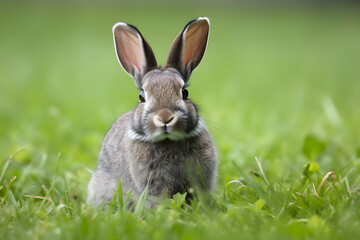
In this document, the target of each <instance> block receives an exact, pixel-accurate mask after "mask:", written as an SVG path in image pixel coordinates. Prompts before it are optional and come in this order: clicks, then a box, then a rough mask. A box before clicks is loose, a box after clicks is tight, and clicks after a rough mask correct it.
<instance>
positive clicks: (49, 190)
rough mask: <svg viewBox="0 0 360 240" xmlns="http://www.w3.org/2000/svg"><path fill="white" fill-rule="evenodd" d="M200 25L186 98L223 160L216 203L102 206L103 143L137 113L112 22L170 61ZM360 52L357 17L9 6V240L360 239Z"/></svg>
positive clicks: (0, 47) (3, 168) (4, 234)
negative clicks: (205, 34) (206, 30)
mask: <svg viewBox="0 0 360 240" xmlns="http://www.w3.org/2000/svg"><path fill="white" fill-rule="evenodd" d="M198 16H207V17H209V18H210V21H211V32H210V41H209V46H208V49H207V52H206V55H205V58H204V59H203V61H202V63H201V64H200V66H199V68H198V69H197V70H196V71H195V72H194V74H193V76H192V78H191V81H190V83H191V87H190V88H189V96H190V97H191V98H192V99H193V101H194V102H196V103H197V104H199V107H200V113H201V115H202V116H203V118H204V119H205V121H206V123H207V125H208V127H209V129H210V131H211V133H212V134H213V136H214V140H215V142H216V146H217V149H218V152H219V158H220V166H219V180H218V188H217V191H216V192H215V193H214V194H213V196H212V198H213V199H212V200H213V201H206V200H204V199H200V200H198V201H197V202H194V203H193V204H192V205H191V206H188V205H185V206H183V207H181V205H182V203H183V199H184V196H182V195H178V196H176V197H175V198H174V199H172V200H170V199H169V200H166V201H164V203H163V204H162V205H161V206H160V207H159V208H158V209H157V210H154V211H151V210H150V209H146V208H144V207H143V205H142V202H141V201H140V202H139V203H138V204H137V208H136V209H135V211H134V212H133V213H129V212H127V211H126V210H125V209H124V207H122V206H118V211H116V212H115V213H114V212H112V211H110V210H102V209H99V210H97V211H96V210H94V209H91V208H90V207H88V206H87V205H86V203H85V199H86V194H87V193H86V190H87V183H88V181H89V179H90V176H91V172H92V171H93V170H94V169H95V167H96V164H97V163H96V158H97V154H98V152H99V150H100V146H101V142H102V139H103V137H104V136H105V134H106V132H107V130H108V129H109V128H110V127H111V125H112V123H113V122H114V121H115V120H116V119H117V118H118V117H119V116H120V115H122V114H123V113H125V112H127V111H129V110H131V109H132V108H134V106H135V105H136V102H137V101H138V92H137V90H136V88H135V85H134V83H133V80H132V79H131V78H130V77H129V76H128V75H127V74H126V73H125V72H124V71H123V70H122V68H121V67H120V65H119V64H118V61H117V59H116V57H115V52H114V49H113V40H112V35H111V34H112V33H111V27H112V25H113V24H114V23H116V22H118V21H124V22H129V23H131V24H133V25H135V26H137V27H138V28H139V29H140V31H141V32H142V33H143V35H144V37H145V38H146V39H147V40H148V42H149V43H150V45H151V46H152V47H153V50H154V52H155V55H156V56H157V59H158V62H159V63H160V64H164V63H165V60H166V57H167V53H168V50H169V47H170V44H171V42H172V40H173V39H174V37H175V36H176V34H177V33H178V32H179V31H180V30H181V29H182V28H183V27H184V25H185V24H186V23H187V22H188V21H189V20H191V19H194V18H196V17H198ZM359 43H360V14H359V12H358V11H357V9H356V8H354V7H338V6H335V7H328V8H324V7H310V6H308V7H270V8H269V7H268V8H265V7H262V8H261V7H250V6H241V5H229V6H224V5H216V4H210V5H207V6H203V5H201V4H200V3H199V4H192V5H191V6H189V5H187V4H183V5H175V4H170V5H156V6H154V5H147V4H139V5H136V4H133V5H130V4H125V5H124V4H112V3H110V2H108V3H104V4H96V3H91V4H87V5H85V4H80V3H79V4H72V5H69V4H52V5H50V4H44V3H42V4H36V3H33V4H31V5H29V4H23V5H21V4H16V5H15V4H5V3H0V239H52V240H55V239H291V238H295V239H296V238H299V239H313V238H321V239H360V175H359V173H360V164H359V163H360V161H359V160H360V107H359V105H360V44H359ZM256 159H257V160H256Z"/></svg>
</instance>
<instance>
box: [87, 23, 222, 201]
mask: <svg viewBox="0 0 360 240" xmlns="http://www.w3.org/2000/svg"><path fill="white" fill-rule="evenodd" d="M202 20H203V19H198V20H195V21H194V22H196V21H202ZM206 21H208V20H207V19H206ZM190 25H191V24H190ZM120 26H121V27H122V26H124V24H120ZM188 26H189V24H188V25H187V27H188ZM121 30H122V31H124V29H121ZM125 31H126V29H125ZM132 31H133V30H132ZM183 32H184V30H183ZM139 35H140V36H141V34H139ZM184 38H185V37H184ZM206 39H207V38H206ZM115 41H116V39H115ZM117 44H118V45H120V46H121V44H122V43H121V42H118V43H117ZM182 44H185V43H182ZM203 44H204V43H203ZM205 44H206V43H205ZM140 47H141V46H140ZM148 47H149V46H148ZM173 47H174V46H173ZM139 50H142V49H136V51H134V52H142V51H139ZM147 52H148V53H149V52H151V53H152V51H149V50H148V51H147ZM148 53H146V52H145V51H143V54H144V55H146V54H148ZM117 54H118V55H119V54H121V52H117ZM128 55H130V54H128ZM148 57H149V56H145V58H148ZM119 59H120V57H119ZM121 60H122V62H121V64H126V65H127V66H132V65H136V64H138V63H137V62H135V63H133V62H126V61H131V59H129V60H128V59H126V56H125V57H122V58H121ZM131 64H132V65H131ZM145 67H146V66H145ZM143 75H144V77H143V78H142V79H141V84H142V85H141V86H140V87H141V89H143V91H144V92H145V93H146V102H144V103H139V104H138V106H137V107H136V108H135V109H134V111H131V112H128V113H126V114H124V115H123V116H121V117H120V118H119V119H118V120H117V121H116V122H115V123H114V124H113V126H112V128H111V129H110V131H109V132H108V133H107V135H106V137H105V139H104V141H103V144H102V148H101V151H100V154H99V157H98V162H99V163H98V167H97V169H96V171H95V172H94V174H93V176H92V178H91V180H90V183H89V186H88V200H87V202H88V204H90V205H93V206H97V205H99V204H100V203H102V202H110V201H111V200H112V198H113V195H114V193H115V191H116V189H117V187H118V181H119V179H121V182H122V185H123V188H122V189H123V192H124V193H129V192H130V191H132V194H133V195H134V197H137V196H139V195H140V194H141V193H142V192H143V191H144V189H145V188H146V187H147V186H148V194H149V196H151V197H161V196H163V195H164V194H167V195H168V197H172V196H173V195H174V194H176V193H178V192H180V193H185V192H188V191H189V189H190V188H193V189H203V190H205V189H206V188H207V189H209V190H211V191H212V190H214V188H215V186H216V172H217V164H218V160H217V154H216V150H215V147H214V143H213V140H212V138H211V135H210V133H209V132H208V130H207V128H206V126H205V124H204V122H203V121H202V119H201V118H200V117H199V116H198V112H197V109H196V106H195V105H194V104H193V103H192V102H191V101H190V100H188V99H183V96H182V89H183V87H184V84H185V80H184V79H183V77H182V75H181V74H180V73H179V71H178V69H175V68H172V67H166V68H164V69H155V70H149V71H148V72H146V73H144V74H143ZM133 77H134V76H133ZM198 164H199V166H200V169H201V173H202V176H203V179H204V182H205V185H206V186H204V183H203V180H202V179H201V177H200V172H199V169H198ZM123 198H124V199H125V198H126V196H125V195H124V196H123ZM148 205H149V206H151V205H152V204H151V203H149V202H148Z"/></svg>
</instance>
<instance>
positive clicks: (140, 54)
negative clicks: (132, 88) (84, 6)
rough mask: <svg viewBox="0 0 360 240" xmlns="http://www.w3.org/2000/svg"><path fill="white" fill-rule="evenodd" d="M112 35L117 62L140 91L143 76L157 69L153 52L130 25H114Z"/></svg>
mask: <svg viewBox="0 0 360 240" xmlns="http://www.w3.org/2000/svg"><path fill="white" fill-rule="evenodd" d="M113 34H114V43H115V50H116V54H117V56H118V59H119V62H120V64H121V66H122V67H123V68H124V70H125V71H126V72H127V73H128V74H129V75H130V76H132V77H133V78H134V80H135V84H136V86H137V88H138V89H139V90H141V89H142V79H143V77H144V75H145V74H146V73H147V72H148V71H150V70H152V69H154V68H157V63H156V59H155V56H154V53H153V51H152V49H151V47H150V46H149V44H148V43H147V42H146V40H145V39H144V38H143V37H142V35H141V33H140V32H139V30H138V29H137V28H136V27H134V26H132V25H130V24H126V23H117V24H115V25H114V27H113Z"/></svg>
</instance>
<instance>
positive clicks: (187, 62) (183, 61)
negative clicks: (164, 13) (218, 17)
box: [166, 17, 210, 81]
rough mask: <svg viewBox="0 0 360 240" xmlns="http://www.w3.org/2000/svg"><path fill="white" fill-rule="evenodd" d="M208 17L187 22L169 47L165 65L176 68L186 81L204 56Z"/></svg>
mask: <svg viewBox="0 0 360 240" xmlns="http://www.w3.org/2000/svg"><path fill="white" fill-rule="evenodd" d="M209 26H210V22H209V19H208V18H206V17H204V18H198V19H195V20H193V21H191V22H189V23H188V24H187V25H186V26H185V28H184V29H183V30H182V31H181V32H180V33H179V34H178V35H177V37H176V38H175V40H174V42H173V44H172V45H171V48H170V53H169V56H168V59H167V64H166V66H167V67H174V68H176V69H177V70H178V71H179V72H180V73H181V74H182V76H183V78H184V79H185V81H187V80H188V79H189V77H190V75H191V72H192V71H193V70H194V69H195V68H196V67H197V66H198V65H199V63H200V61H201V59H202V57H203V56H204V53H205V49H206V45H207V41H208V36H209Z"/></svg>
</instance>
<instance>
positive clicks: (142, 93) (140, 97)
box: [139, 91, 145, 102]
mask: <svg viewBox="0 0 360 240" xmlns="http://www.w3.org/2000/svg"><path fill="white" fill-rule="evenodd" d="M139 100H140V102H145V93H144V91H141V92H140V94H139Z"/></svg>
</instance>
